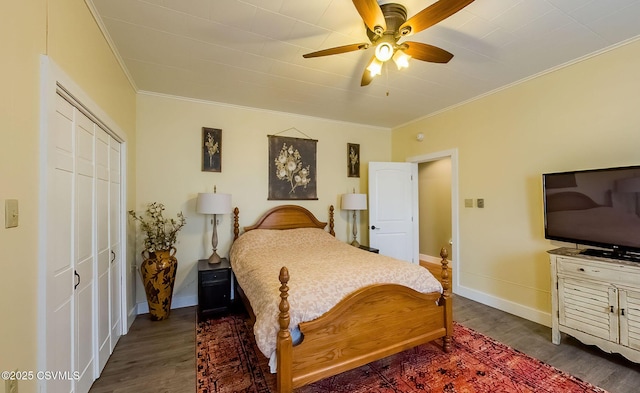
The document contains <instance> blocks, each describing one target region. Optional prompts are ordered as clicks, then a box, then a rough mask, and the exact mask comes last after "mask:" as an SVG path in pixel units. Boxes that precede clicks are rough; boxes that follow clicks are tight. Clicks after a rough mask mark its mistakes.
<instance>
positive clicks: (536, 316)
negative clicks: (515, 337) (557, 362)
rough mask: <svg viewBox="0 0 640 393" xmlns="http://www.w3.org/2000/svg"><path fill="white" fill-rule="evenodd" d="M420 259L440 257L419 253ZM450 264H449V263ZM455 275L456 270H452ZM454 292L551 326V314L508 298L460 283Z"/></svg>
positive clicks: (429, 260) (436, 259)
mask: <svg viewBox="0 0 640 393" xmlns="http://www.w3.org/2000/svg"><path fill="white" fill-rule="evenodd" d="M420 260H422V261H425V262H430V263H437V264H440V260H441V259H440V258H439V257H434V256H431V255H426V254H420ZM450 266H451V265H450ZM453 274H454V275H455V274H456V272H455V271H454V272H453ZM454 288H455V290H454V293H455V294H457V295H460V296H463V297H466V298H467V299H471V300H473V301H476V302H478V303H482V304H484V305H487V306H489V307H493V308H497V309H498V310H501V311H504V312H508V313H509V314H513V315H516V316H518V317H520V318H524V319H528V320H529V321H533V322H536V323H539V324H541V325H544V326H547V327H551V314H549V313H546V312H542V311H540V310H536V309H534V308H531V307H527V306H523V305H522V304H519V303H515V302H512V301H510V300H506V299H502V298H500V297H497V296H493V295H490V294H488V293H484V292H480V291H478V290H475V289H471V288H467V287H464V286H462V285H458V286H457V287H454Z"/></svg>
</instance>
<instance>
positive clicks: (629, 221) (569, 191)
mask: <svg viewBox="0 0 640 393" xmlns="http://www.w3.org/2000/svg"><path fill="white" fill-rule="evenodd" d="M542 184H543V194H544V233H545V238H547V239H551V240H559V241H563V242H570V243H576V244H580V245H590V246H596V247H598V248H596V249H590V248H587V249H586V250H584V251H583V252H582V253H583V254H587V255H596V256H603V257H611V258H618V259H625V260H632V261H636V262H640V165H639V166H630V167H619V168H606V169H591V170H580V171H572V172H559V173H545V174H543V175H542Z"/></svg>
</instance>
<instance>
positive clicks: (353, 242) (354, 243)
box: [351, 239, 360, 247]
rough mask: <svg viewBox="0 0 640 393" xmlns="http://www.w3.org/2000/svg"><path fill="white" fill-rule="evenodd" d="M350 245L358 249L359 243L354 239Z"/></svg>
mask: <svg viewBox="0 0 640 393" xmlns="http://www.w3.org/2000/svg"><path fill="white" fill-rule="evenodd" d="M351 245H352V246H354V247H360V243H358V241H357V240H356V239H353V241H352V242H351Z"/></svg>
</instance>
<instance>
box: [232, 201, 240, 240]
mask: <svg viewBox="0 0 640 393" xmlns="http://www.w3.org/2000/svg"><path fill="white" fill-rule="evenodd" d="M239 214H240V210H239V209H238V207H237V206H236V208H235V209H233V240H236V239H238V235H239V234H240V225H239V224H238V215H239Z"/></svg>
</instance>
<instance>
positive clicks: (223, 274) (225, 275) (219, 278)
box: [200, 270, 231, 286]
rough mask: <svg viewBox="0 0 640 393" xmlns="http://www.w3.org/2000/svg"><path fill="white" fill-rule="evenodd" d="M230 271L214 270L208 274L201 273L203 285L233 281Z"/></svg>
mask: <svg viewBox="0 0 640 393" xmlns="http://www.w3.org/2000/svg"><path fill="white" fill-rule="evenodd" d="M230 273H231V272H230V271H229V270H214V271H208V272H200V274H202V285H203V286H206V285H215V284H218V283H220V282H224V281H229V280H230V279H231V274H230Z"/></svg>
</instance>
